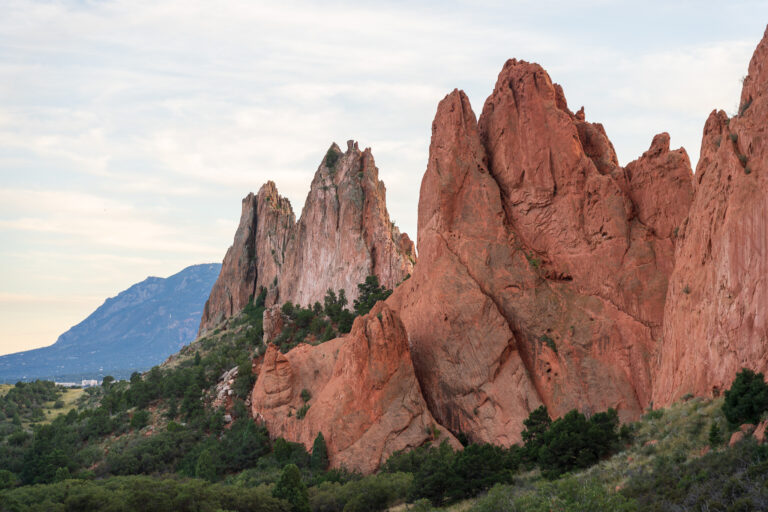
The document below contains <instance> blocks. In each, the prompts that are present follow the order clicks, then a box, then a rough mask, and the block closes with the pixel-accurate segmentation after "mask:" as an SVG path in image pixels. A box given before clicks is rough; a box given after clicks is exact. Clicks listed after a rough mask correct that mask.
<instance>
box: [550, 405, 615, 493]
mask: <svg viewBox="0 0 768 512" xmlns="http://www.w3.org/2000/svg"><path fill="white" fill-rule="evenodd" d="M618 424H619V417H618V414H617V413H616V411H615V410H614V409H608V411H607V412H601V413H597V414H595V415H593V416H592V417H591V418H590V419H587V418H586V417H585V416H584V415H583V414H581V413H580V412H578V411H576V410H572V411H570V412H569V413H567V414H566V415H565V416H563V417H562V418H560V419H557V420H555V421H553V422H552V425H550V427H549V429H547V431H546V432H544V434H543V435H542V436H541V447H540V448H539V451H538V462H539V466H540V467H541V471H542V474H543V475H544V476H545V477H546V478H549V479H554V478H557V477H559V476H560V475H562V474H563V473H565V472H567V471H571V470H573V469H577V468H587V467H589V466H591V465H593V464H595V463H596V462H598V461H599V460H600V459H602V458H604V457H606V456H608V455H610V454H611V453H612V452H613V451H614V450H615V449H616V448H617V446H618V440H619V436H618V434H617V432H616V429H617V427H618Z"/></svg>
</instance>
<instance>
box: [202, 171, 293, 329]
mask: <svg viewBox="0 0 768 512" xmlns="http://www.w3.org/2000/svg"><path fill="white" fill-rule="evenodd" d="M295 224H296V218H295V216H294V214H293V209H292V208H291V203H290V201H288V199H286V198H284V197H282V196H280V194H279V193H278V191H277V186H276V185H275V184H274V182H272V181H268V182H267V183H265V184H264V185H263V186H262V187H261V189H259V192H258V194H257V195H254V194H253V193H249V194H248V195H247V196H246V197H245V198H244V199H243V204H242V211H241V214H240V223H239V225H238V227H237V231H236V232H235V238H234V240H233V242H232V246H231V247H230V248H229V249H228V250H227V253H226V255H225V256H224V261H223V263H222V267H221V272H220V273H219V277H218V279H217V280H216V283H215V284H214V285H213V289H212V290H211V294H210V296H209V297H208V301H207V302H206V303H205V308H204V310H203V316H202V319H201V320H200V329H199V335H202V334H205V333H206V332H207V331H208V330H209V329H210V328H212V327H213V326H215V325H216V324H218V323H220V322H221V321H223V320H225V319H226V318H229V317H231V316H232V315H234V314H236V313H237V312H239V311H240V310H242V309H243V308H244V307H245V306H246V305H247V304H248V302H249V301H250V300H252V299H253V297H254V296H255V295H256V294H257V293H258V291H259V289H260V288H261V287H265V288H268V289H270V290H271V291H272V294H273V295H274V293H275V292H274V288H275V279H276V277H277V275H278V274H279V272H280V267H281V266H282V264H283V255H284V252H285V248H286V246H287V243H288V240H289V237H290V234H291V232H292V231H293V229H294V226H295Z"/></svg>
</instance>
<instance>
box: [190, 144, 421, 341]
mask: <svg viewBox="0 0 768 512" xmlns="http://www.w3.org/2000/svg"><path fill="white" fill-rule="evenodd" d="M378 177H379V174H378V169H377V168H376V164H375V162H374V160H373V155H372V154H371V150H370V149H366V150H365V151H360V149H359V148H358V147H357V143H355V142H353V141H349V142H348V143H347V151H346V152H342V151H341V150H340V149H339V147H338V146H337V145H336V144H333V145H332V146H331V148H330V149H329V150H328V152H327V153H326V156H325V158H323V161H322V163H321V164H320V167H318V169H317V172H316V173H315V178H314V179H313V180H312V186H311V189H310V191H309V194H308V196H307V200H306V202H305V204H304V209H303V210H302V214H301V218H300V219H299V221H298V223H297V222H296V221H295V217H294V214H293V210H292V209H291V204H290V203H289V202H288V200H287V199H284V198H282V197H280V195H278V193H277V188H276V187H275V184H274V183H272V182H268V183H267V184H266V185H264V186H263V187H262V188H261V190H260V191H259V193H258V195H256V196H254V195H253V194H249V195H248V196H247V197H246V198H245V199H243V212H242V216H241V218H240V225H239V227H238V228H237V232H236V233H235V239H234V242H233V244H232V247H230V248H229V250H228V251H227V254H226V256H225V257H224V263H223V265H222V270H221V275H220V276H219V279H218V280H217V282H216V284H215V285H214V287H213V290H212V291H211V295H210V297H209V299H208V302H207V303H206V305H205V310H204V312H203V317H202V320H201V322H200V333H201V334H202V333H204V332H205V331H206V330H208V329H210V328H212V327H213V326H215V325H216V324H218V323H219V322H221V321H222V320H224V319H226V318H229V317H230V316H232V315H234V314H235V313H237V312H238V311H240V310H242V309H243V308H244V307H245V305H246V304H248V301H249V300H250V299H251V298H252V297H254V295H256V294H258V291H259V289H260V288H261V287H264V288H266V289H267V290H268V295H267V302H268V303H269V304H273V303H276V302H277V303H284V302H287V301H290V302H293V303H295V304H300V305H303V306H307V305H311V304H313V303H314V302H315V301H320V302H322V300H323V297H324V296H325V293H326V291H327V290H328V289H329V288H330V289H332V290H334V291H337V290H340V289H344V290H345V291H346V293H347V297H348V299H349V300H350V302H351V301H352V300H353V299H355V298H356V297H357V293H358V291H357V285H358V284H359V283H362V282H363V281H365V278H366V277H368V276H369V275H376V276H377V277H378V278H379V282H380V283H381V284H382V285H384V286H386V287H388V288H394V287H395V286H396V285H397V284H398V283H399V282H401V281H402V280H403V279H404V278H405V277H406V276H407V275H408V274H410V273H411V271H412V270H413V265H414V263H415V261H416V251H415V248H414V245H413V242H411V240H410V239H409V238H408V235H406V234H404V233H402V234H401V233H400V231H399V230H398V229H397V227H396V226H395V225H394V224H393V223H392V222H391V221H390V218H389V213H388V212H387V207H386V189H385V187H384V183H383V182H381V181H379V179H378Z"/></svg>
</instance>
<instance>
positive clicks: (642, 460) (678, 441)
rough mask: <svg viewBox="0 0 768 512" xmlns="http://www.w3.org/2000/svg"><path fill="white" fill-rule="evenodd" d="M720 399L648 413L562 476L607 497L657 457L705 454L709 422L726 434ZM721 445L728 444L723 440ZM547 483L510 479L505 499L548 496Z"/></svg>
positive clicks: (461, 507)
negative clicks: (622, 442) (618, 444)
mask: <svg viewBox="0 0 768 512" xmlns="http://www.w3.org/2000/svg"><path fill="white" fill-rule="evenodd" d="M722 404H723V399H722V398H719V399H715V400H707V399H702V398H694V399H691V400H689V401H687V402H680V403H676V404H674V405H672V406H671V407H669V408H667V409H659V410H655V411H651V412H649V413H648V414H646V415H645V416H643V417H642V418H641V419H640V420H639V421H637V422H635V423H634V424H632V425H631V427H632V431H633V440H632V442H631V444H629V445H627V446H626V447H625V449H624V450H623V451H621V452H620V453H618V454H616V455H614V456H613V457H611V458H609V459H606V460H604V461H602V462H601V463H599V464H597V465H596V466H593V467H591V468H589V469H587V470H584V471H581V472H578V473H575V474H572V475H566V476H565V477H563V478H568V477H569V476H572V477H575V478H576V479H577V480H578V481H579V482H584V483H586V482H590V481H597V482H599V483H600V484H601V485H602V486H603V487H604V488H605V489H607V490H608V491H609V492H615V491H617V490H619V489H621V488H622V487H623V486H624V485H625V484H626V482H627V480H628V479H629V478H630V477H631V476H632V475H633V474H636V473H637V472H639V471H640V470H641V469H643V468H644V469H649V468H652V467H653V464H654V461H655V460H657V459H658V458H659V457H669V458H671V459H672V460H673V461H675V462H676V463H678V464H684V463H685V462H686V461H689V460H692V459H695V458H697V457H700V456H702V455H703V454H704V453H707V452H708V451H709V444H708V435H709V428H710V425H711V424H712V422H717V423H718V425H719V427H720V429H721V431H722V432H727V426H726V421H725V417H724V416H723V413H722V410H721V407H722ZM725 438H726V441H727V439H728V436H727V434H726V435H725ZM720 449H725V448H720ZM548 484H549V482H547V481H546V480H545V479H543V478H542V477H541V474H540V473H539V471H538V470H534V471H530V472H527V473H522V474H517V475H515V484H514V485H511V486H505V492H506V493H508V494H509V495H511V496H523V495H525V494H541V493H549V492H551V490H550V489H549V488H548ZM481 499H482V498H478V499H474V500H467V501H465V502H462V503H458V504H455V505H452V506H450V507H445V508H442V509H438V510H445V511H450V512H459V511H461V512H464V511H469V510H472V509H473V507H474V506H476V505H477V504H478V502H479V501H480V500H481Z"/></svg>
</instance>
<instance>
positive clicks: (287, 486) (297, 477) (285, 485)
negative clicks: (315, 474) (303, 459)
mask: <svg viewBox="0 0 768 512" xmlns="http://www.w3.org/2000/svg"><path fill="white" fill-rule="evenodd" d="M272 496H273V497H275V498H278V499H283V500H286V501H287V502H288V503H290V505H291V512H310V510H311V509H310V508H309V495H308V494H307V486H306V485H304V482H303V481H302V479H301V472H299V468H298V467H297V466H296V464H288V465H287V466H285V467H284V468H283V473H282V474H281V475H280V480H278V481H277V485H275V488H274V490H273V491H272Z"/></svg>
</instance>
